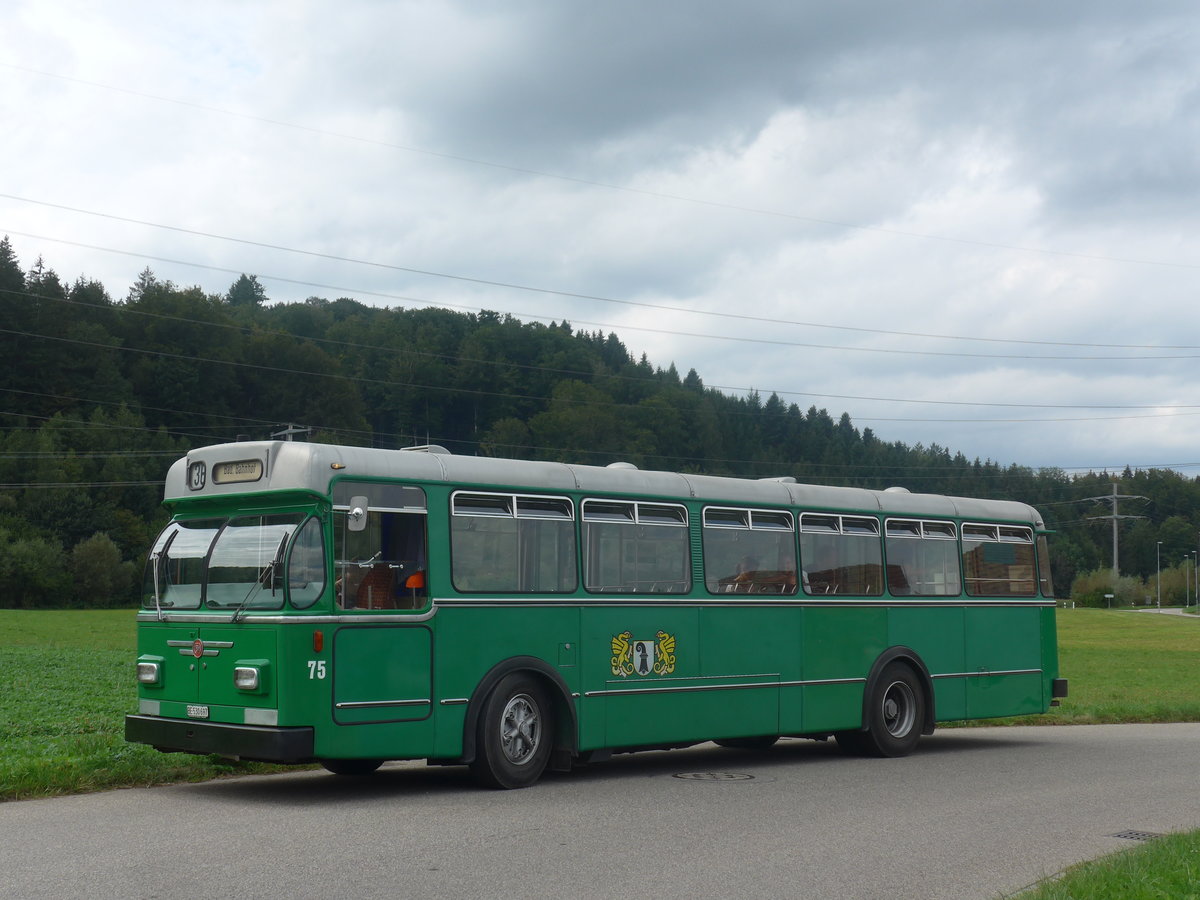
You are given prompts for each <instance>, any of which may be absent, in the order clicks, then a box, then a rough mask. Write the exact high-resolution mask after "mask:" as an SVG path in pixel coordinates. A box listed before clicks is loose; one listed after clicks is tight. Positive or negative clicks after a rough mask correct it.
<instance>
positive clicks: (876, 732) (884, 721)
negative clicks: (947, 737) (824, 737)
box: [837, 663, 925, 756]
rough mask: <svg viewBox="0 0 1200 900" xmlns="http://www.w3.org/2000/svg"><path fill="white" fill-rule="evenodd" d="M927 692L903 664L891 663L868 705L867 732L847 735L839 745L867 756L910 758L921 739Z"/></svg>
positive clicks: (882, 674) (839, 735)
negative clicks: (909, 755)
mask: <svg viewBox="0 0 1200 900" xmlns="http://www.w3.org/2000/svg"><path fill="white" fill-rule="evenodd" d="M924 722H925V689H924V686H923V685H922V684H921V680H920V679H919V678H918V677H917V674H916V673H915V672H914V671H913V670H912V669H911V668H909V667H908V666H906V665H904V664H903V663H890V664H889V665H888V666H887V667H885V668H884V670H883V671H882V672H881V673H880V674H879V679H878V680H877V681H876V682H875V686H874V688H872V690H871V698H870V701H869V702H868V704H867V711H866V722H865V723H864V724H865V725H866V730H865V731H844V732H841V733H840V734H838V735H837V740H838V745H839V746H840V747H842V748H843V749H844V750H846V751H848V752H850V753H859V754H864V755H866V756H908V754H910V753H912V751H913V750H914V749H915V748H916V746H917V741H918V740H920V738H921V728H922V725H923V723H924Z"/></svg>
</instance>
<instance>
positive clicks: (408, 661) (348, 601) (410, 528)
mask: <svg viewBox="0 0 1200 900" xmlns="http://www.w3.org/2000/svg"><path fill="white" fill-rule="evenodd" d="M427 548H428V545H427V542H426V502H425V493H424V491H422V490H421V489H420V488H416V487H410V486H406V485H396V484H375V483H363V482H340V483H339V484H338V485H336V486H335V489H334V557H335V560H334V567H335V582H334V591H335V602H336V604H337V607H338V610H339V612H341V613H342V615H343V619H342V621H343V622H348V623H349V624H344V625H343V626H342V627H340V628H339V629H338V630H337V632H336V633H335V635H334V639H333V658H332V668H333V671H332V677H333V685H332V687H333V720H334V722H336V723H338V724H340V725H362V724H368V723H382V722H409V721H415V720H421V719H427V718H429V716H430V714H431V712H432V699H431V698H432V696H433V637H432V632H431V630H430V628H429V626H428V625H426V624H424V622H422V621H413V622H411V623H407V622H404V621H403V619H404V618H405V617H407V616H409V615H412V614H415V613H419V612H422V611H424V610H426V609H427V608H428V605H429V592H428V588H427V571H426V569H427V565H428V556H427ZM350 620H353V621H350Z"/></svg>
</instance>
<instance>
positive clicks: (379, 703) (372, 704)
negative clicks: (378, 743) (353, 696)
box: [333, 698, 432, 709]
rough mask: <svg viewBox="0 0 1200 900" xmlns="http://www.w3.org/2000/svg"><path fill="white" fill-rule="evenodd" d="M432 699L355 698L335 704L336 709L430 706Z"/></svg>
mask: <svg viewBox="0 0 1200 900" xmlns="http://www.w3.org/2000/svg"><path fill="white" fill-rule="evenodd" d="M431 702H432V701H431V700H429V699H428V698H426V699H424V700H355V701H352V702H346V703H335V704H333V708H334V709H382V708H385V707H389V708H390V707H394V706H428V705H429V704H430V703H431Z"/></svg>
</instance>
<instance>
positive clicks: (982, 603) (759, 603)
mask: <svg viewBox="0 0 1200 900" xmlns="http://www.w3.org/2000/svg"><path fill="white" fill-rule="evenodd" d="M775 596H776V597H778V595H775ZM665 597H671V598H672V599H664V598H665ZM735 597H736V598H737V599H734V598H735ZM771 598H772V595H770V594H731V595H729V596H727V597H720V598H718V597H713V598H706V597H683V596H678V595H657V596H655V597H653V598H648V597H638V596H632V595H631V596H629V597H628V598H626V597H614V596H612V595H609V596H607V597H571V598H565V599H556V600H550V599H544V600H543V599H538V600H530V599H523V598H479V599H477V600H474V599H473V600H460V599H447V600H437V601H435V602H434V604H433V606H432V607H430V608H429V609H427V610H425V611H424V612H419V613H417V612H414V613H404V614H396V613H389V614H388V615H379V614H377V613H375V612H373V611H363V612H358V613H351V614H347V613H339V614H337V615H318V616H304V615H299V614H295V613H284V614H280V615H270V616H255V615H250V616H247V617H246V618H244V619H242V620H241V624H244V625H252V624H254V623H255V622H257V623H259V624H262V625H362V624H365V623H370V622H378V623H381V624H387V625H395V624H403V623H405V622H428V621H429V620H430V619H432V618H433V617H434V616H435V615H437V612H438V609H439V608H443V607H457V608H461V609H471V608H482V609H495V608H497V607H508V608H521V607H537V608H547V607H580V606H589V607H594V606H613V607H625V606H646V607H659V606H661V607H673V608H676V609H683V608H687V607H697V606H700V607H706V606H741V607H746V606H754V607H814V608H835V607H842V608H846V609H862V608H877V607H885V608H896V609H918V608H928V609H938V608H949V609H954V608H958V607H976V606H977V607H1034V608H1036V607H1050V608H1053V607H1054V606H1055V605H1056V604H1055V602H1054V601H1053V600H1045V599H1029V600H969V599H962V598H957V597H956V598H951V599H947V600H938V599H936V598H921V599H919V600H916V599H879V600H871V599H861V598H860V599H846V600H830V599H828V598H817V597H790V596H789V597H780V598H779V599H771ZM137 620H138V621H139V622H158V621H163V622H186V623H201V624H202V623H206V622H207V623H216V622H219V623H221V624H223V625H227V624H229V620H228V618H227V617H226V616H225V615H224V611H222V613H216V614H212V613H197V612H189V613H170V612H164V613H163V618H162V619H161V620H160V619H159V618H158V617H157V616H156V615H155V613H154V611H153V610H150V611H147V610H142V611H139V612H138V614H137ZM188 646H191V644H190V642H189V644H188Z"/></svg>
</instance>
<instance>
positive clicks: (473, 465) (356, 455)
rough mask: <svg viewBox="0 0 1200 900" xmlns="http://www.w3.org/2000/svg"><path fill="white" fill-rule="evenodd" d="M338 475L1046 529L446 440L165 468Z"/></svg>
mask: <svg viewBox="0 0 1200 900" xmlns="http://www.w3.org/2000/svg"><path fill="white" fill-rule="evenodd" d="M335 478H356V479H361V478H387V479H395V480H400V481H432V482H443V483H449V484H456V485H463V486H470V487H486V488H490V489H504V490H512V491H521V490H537V491H549V492H568V491H571V492H575V491H582V492H585V493H602V494H610V495H630V496H633V497H653V498H659V499H673V500H689V499H697V500H704V501H707V502H713V503H726V504H736V505H747V506H759V505H766V506H795V507H801V508H806V509H816V510H825V509H836V510H861V511H870V512H880V513H883V514H890V515H907V516H947V517H956V518H963V519H976V518H978V519H987V520H992V519H1002V520H1006V521H1013V522H1027V523H1030V524H1032V525H1034V526H1035V527H1037V528H1043V527H1044V524H1043V522H1042V517H1041V515H1040V514H1038V512H1037V511H1036V510H1035V509H1034V508H1033V507H1031V506H1029V505H1027V504H1025V503H1018V502H1015V501H1011V500H979V499H971V498H965V497H948V496H943V495H940V494H915V493H910V492H909V491H907V490H905V489H903V488H891V489H889V490H886V491H873V490H867V489H865V488H850V487H831V486H828V485H815V484H798V483H795V481H794V480H793V479H791V478H767V479H761V480H754V479H747V478H733V477H726V476H718V475H690V474H682V473H678V472H658V471H650V470H642V469H638V468H636V467H635V466H633V465H631V464H629V463H614V464H612V465H609V466H585V465H573V464H568V463H558V462H542V461H532V460H514V459H494V458H490V457H482V456H457V455H454V454H451V453H448V452H447V451H445V450H443V449H442V448H440V447H427V448H409V449H406V450H377V449H372V448H369V447H345V446H338V445H333V444H313V443H307V442H301V441H247V442H241V443H235V444H214V445H211V446H208V447H200V448H197V449H195V450H192V451H191V452H189V453H188V455H187V456H186V457H185V458H183V459H180V460H177V461H176V462H175V463H174V464H173V465H172V466H171V468H170V471H169V472H168V473H167V479H166V484H165V487H164V494H163V499H164V502H166V503H167V504H168V505H173V504H175V503H177V502H179V501H187V500H193V499H199V498H201V497H204V498H210V497H219V496H223V495H231V494H239V493H246V492H253V493H259V492H264V491H289V490H290V491H308V492H311V493H318V494H321V495H328V493H329V490H330V483H331V482H332V481H333V479H335Z"/></svg>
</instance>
